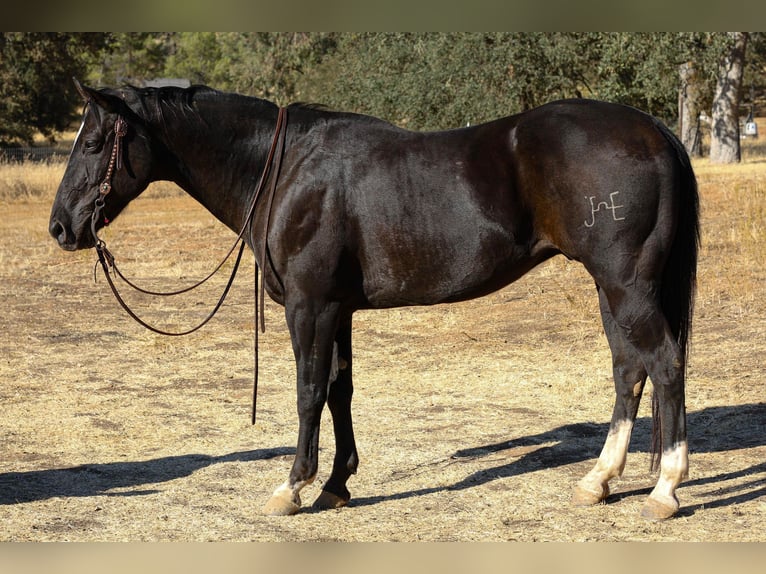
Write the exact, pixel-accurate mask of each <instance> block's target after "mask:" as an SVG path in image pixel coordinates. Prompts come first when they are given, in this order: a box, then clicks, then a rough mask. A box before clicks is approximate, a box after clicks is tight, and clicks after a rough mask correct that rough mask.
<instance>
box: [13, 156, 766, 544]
mask: <svg viewBox="0 0 766 574" xmlns="http://www.w3.org/2000/svg"><path fill="white" fill-rule="evenodd" d="M742 170H743V171H742V173H740V172H736V173H734V175H732V172H725V173H721V172H718V171H716V170H715V169H713V168H705V167H704V166H703V168H702V169H700V170H699V171H698V174H699V180H700V189H701V194H702V199H703V232H704V245H703V250H702V254H701V258H700V276H699V280H700V286H699V296H698V300H697V313H696V317H695V330H694V334H693V338H692V355H691V361H690V369H689V377H688V383H687V410H688V426H689V433H690V450H691V455H690V466H691V468H690V476H689V479H688V481H686V482H685V483H684V484H683V485H682V486H681V487H680V489H679V491H678V495H679V498H680V500H681V505H682V508H681V511H680V513H679V515H678V517H676V518H674V519H672V520H669V521H666V522H663V523H651V522H647V521H645V520H643V519H641V518H640V516H639V512H640V508H641V505H642V504H643V502H644V500H645V498H646V496H647V495H648V493H649V491H650V489H651V487H652V486H653V484H654V481H655V480H656V476H655V475H651V474H650V473H649V471H648V466H649V455H648V453H647V451H648V447H649V432H650V420H649V403H650V401H649V393H650V392H651V386H650V385H647V391H646V393H645V397H644V401H643V404H642V406H641V410H640V412H639V420H638V423H637V427H636V430H635V432H634V436H633V441H632V443H631V450H630V454H629V457H628V465H627V468H626V470H625V473H624V475H623V476H622V478H621V479H619V480H615V481H613V483H612V492H613V494H612V495H611V496H610V497H609V498H608V500H607V501H606V503H605V504H602V505H598V506H596V507H593V508H578V507H574V506H572V505H571V504H570V496H571V492H572V488H573V487H574V485H575V484H576V482H577V480H578V479H579V478H580V477H581V476H582V475H583V474H585V473H586V472H587V471H588V470H589V469H590V467H591V466H592V465H593V463H594V461H595V458H596V457H597V456H598V453H599V451H600V449H601V446H602V443H603V440H604V437H605V435H606V430H607V425H608V421H609V418H610V415H611V408H612V404H613V391H612V381H611V366H610V356H609V351H608V348H607V343H606V339H605V338H604V336H603V333H602V330H601V325H600V320H599V317H598V312H597V300H596V296H595V290H594V288H593V285H592V281H591V280H590V278H589V276H588V275H587V274H586V273H585V272H584V270H583V269H582V268H581V267H580V266H579V265H577V264H575V263H571V262H568V261H566V260H565V259H563V258H555V259H554V260H551V261H549V262H548V263H546V264H544V265H543V266H541V267H539V268H537V269H535V270H533V271H532V272H531V273H530V274H528V275H527V276H526V277H524V278H523V279H522V280H520V281H518V282H517V283H515V284H513V285H511V286H509V287H507V288H506V289H504V290H502V291H500V292H498V293H495V294H493V295H490V296H488V297H485V298H482V299H478V300H475V301H471V302H468V303H461V304H455V305H449V306H437V307H431V308H411V309H396V310H390V311H375V312H363V313H359V314H358V315H357V317H356V323H355V340H354V344H355V367H354V368H355V395H354V404H353V414H354V418H355V429H356V436H357V444H358V447H359V452H360V459H361V463H360V467H359V473H358V474H357V475H356V476H354V477H352V478H351V479H350V481H349V488H350V490H351V493H352V500H351V503H350V504H349V506H348V507H346V508H344V509H340V510H333V511H325V512H314V511H311V509H310V508H308V506H310V504H311V502H312V501H313V499H314V497H315V496H316V495H318V493H319V492H320V489H321V483H322V481H323V480H325V479H326V478H327V476H328V474H329V471H330V466H331V463H332V454H333V449H334V445H333V439H332V432H331V425H330V424H329V423H330V420H329V415H328V414H327V413H326V417H325V419H324V422H323V427H322V429H323V432H322V437H321V447H322V450H321V452H320V471H319V476H318V478H317V481H316V482H315V484H313V485H311V486H309V487H307V488H305V489H304V491H303V497H304V505H306V506H307V508H305V509H304V510H303V511H302V512H301V513H300V514H298V515H296V516H293V517H285V518H273V517H266V516H263V515H262V514H261V507H262V505H263V504H264V503H265V502H266V500H267V499H268V497H269V495H270V493H271V491H272V490H273V489H274V488H275V487H276V486H277V485H278V484H280V483H281V482H282V481H284V480H285V478H286V477H287V473H288V471H289V468H290V465H291V462H292V455H293V453H294V447H295V440H296V435H297V415H296V409H295V383H294V365H293V360H292V351H291V348H290V344H289V338H288V335H287V331H286V327H285V324H284V318H283V312H282V309H281V308H280V307H279V306H277V305H276V304H274V303H273V302H271V301H269V302H267V305H266V324H267V332H266V334H265V335H263V336H262V338H261V381H260V389H259V395H258V421H257V423H256V424H255V425H254V426H251V425H250V400H251V393H252V376H253V308H252V307H253V265H252V257H251V256H250V255H249V254H248V256H247V257H246V260H245V263H244V264H243V269H242V270H241V271H240V274H239V276H238V278H237V281H236V282H235V285H234V288H233V290H232V293H231V296H230V298H229V300H228V301H227V303H226V304H225V306H224V308H223V310H222V311H221V313H220V314H219V316H218V317H216V318H215V319H214V320H213V321H212V322H211V323H210V324H209V325H208V326H207V327H206V328H205V329H204V330H202V331H201V332H200V333H197V334H194V335H191V336H188V337H185V338H167V337H162V336H159V335H154V334H152V333H150V332H147V331H145V330H143V329H142V328H141V327H139V326H138V325H137V324H135V323H133V322H132V321H131V320H130V319H129V318H128V317H127V316H126V315H125V314H124V313H123V311H122V310H121V309H120V308H119V307H118V305H117V303H116V302H115V301H114V299H113V298H112V295H111V293H110V292H109V290H108V287H107V285H106V283H105V282H104V280H103V277H99V279H98V281H97V282H96V283H94V281H93V266H94V262H95V253H94V252H93V251H88V252H78V253H74V254H72V253H65V252H63V251H61V250H59V248H58V247H57V246H56V245H55V244H54V242H53V240H52V239H51V238H50V237H49V236H48V235H47V230H46V229H47V220H48V214H49V209H50V203H51V201H52V194H43V196H42V197H34V198H26V199H25V198H20V199H4V200H0V201H2V203H0V209H2V217H0V293H2V301H3V313H2V316H1V318H0V321H1V322H2V329H1V330H2V340H1V341H0V351H1V354H0V405H2V416H0V524H1V525H2V526H1V527H0V540H3V541H53V540H55V541H69V540H71V541H204V540H242V541H324V540H341V541H395V540H399V541H421V540H431V541H472V540H473V541H511V540H519V541H583V540H591V541H594V540H599V541H650V540H669V541H670V540H675V541H764V540H766V535H764V528H763V525H764V524H765V523H766V496H764V495H766V428H765V426H764V423H766V402H764V396H765V393H764V386H763V381H762V375H763V366H764V363H763V361H764V356H765V354H764V351H765V350H766V343H764V341H765V340H766V327H765V326H766V322H765V321H764V320H765V319H766V302H764V297H763V295H764V293H765V291H764V286H766V273H765V271H764V267H765V265H764V256H763V253H766V241H764V205H766V190H765V189H764V183H763V182H764V181H766V177H765V176H766V164H759V165H755V166H752V165H751V166H750V167H749V168H748V170H747V171H744V170H745V168H744V167H743V168H742ZM104 237H105V239H106V240H107V242H108V244H109V246H110V248H111V249H112V250H113V252H114V253H115V255H116V256H117V257H118V262H119V263H120V265H121V268H122V269H123V271H125V272H126V274H129V275H130V276H132V277H134V278H136V279H137V280H139V281H142V282H143V283H145V284H147V285H150V286H154V287H158V288H172V287H176V286H178V285H182V284H184V282H190V281H191V280H193V279H197V278H199V277H201V276H203V275H204V274H205V273H206V271H208V270H209V269H210V268H211V266H212V265H214V264H215V263H216V262H217V260H218V259H220V257H221V256H222V255H223V254H224V253H225V251H226V249H227V248H228V247H229V245H230V242H231V241H232V240H233V236H232V234H231V233H230V232H228V231H227V230H225V229H224V228H223V227H222V226H221V225H219V224H218V223H217V222H215V221H214V220H213V219H212V217H211V216H210V215H208V214H207V213H206V212H204V211H203V210H202V209H201V208H200V207H199V206H197V205H196V204H195V203H193V202H192V200H190V199H188V198H186V197H185V196H182V195H177V194H172V193H171V194H164V193H156V192H154V191H153V190H150V191H148V192H147V193H146V194H145V196H144V197H142V198H140V199H139V200H137V201H136V202H135V203H134V204H133V205H132V206H131V207H130V208H129V210H128V212H126V213H125V214H124V215H123V216H122V217H121V218H120V219H119V220H118V221H117V222H115V223H114V225H113V226H111V227H110V228H109V229H108V230H107V231H106V233H105V234H104ZM210 238H212V240H211V239H210ZM222 281H224V280H223V279H220V280H217V281H214V283H215V285H213V286H212V287H211V288H210V289H207V290H203V292H201V293H198V294H194V295H192V296H190V297H182V298H180V299H181V300H180V301H173V302H170V303H169V302H163V303H161V304H159V305H157V304H149V303H147V302H146V301H144V300H143V299H137V298H135V297H131V299H130V300H131V302H133V304H135V305H137V306H138V308H139V309H142V312H143V313H144V314H145V315H146V316H147V318H150V319H151V320H153V321H155V322H157V323H159V324H160V325H163V326H166V327H179V328H181V327H185V326H189V325H191V324H192V323H194V321H196V320H198V319H199V318H200V317H202V316H204V314H206V312H207V310H208V309H209V306H210V305H211V304H212V303H213V301H214V300H215V298H216V296H217V292H218V290H219V289H221V288H222Z"/></svg>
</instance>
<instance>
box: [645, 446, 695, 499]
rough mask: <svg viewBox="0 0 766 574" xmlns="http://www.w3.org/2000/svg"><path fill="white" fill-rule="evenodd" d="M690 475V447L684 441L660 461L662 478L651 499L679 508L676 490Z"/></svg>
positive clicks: (665, 453) (671, 449)
mask: <svg viewBox="0 0 766 574" xmlns="http://www.w3.org/2000/svg"><path fill="white" fill-rule="evenodd" d="M688 473H689V447H688V445H687V443H686V441H683V442H679V443H678V444H676V445H675V446H674V447H673V448H669V449H667V450H665V451H663V453H662V460H661V461H660V478H659V479H658V480H657V484H656V486H655V487H654V490H652V493H651V494H650V495H649V497H650V498H654V499H655V500H657V501H658V502H661V503H663V504H665V505H667V506H675V507H676V508H678V498H676V488H678V485H679V484H681V481H682V480H683V479H685V478H686V477H687V475H688Z"/></svg>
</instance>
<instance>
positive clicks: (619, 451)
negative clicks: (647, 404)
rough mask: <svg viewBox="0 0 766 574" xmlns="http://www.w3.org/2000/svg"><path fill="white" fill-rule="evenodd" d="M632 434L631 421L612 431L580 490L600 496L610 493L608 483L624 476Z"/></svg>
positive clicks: (582, 481)
mask: <svg viewBox="0 0 766 574" xmlns="http://www.w3.org/2000/svg"><path fill="white" fill-rule="evenodd" d="M632 432H633V422H632V421H629V420H622V421H620V422H618V423H617V424H616V425H615V426H614V427H613V428H612V429H610V431H609V434H608V435H607V437H606V441H605V442H604V447H603V448H602V449H601V454H600V455H599V457H598V461H597V462H596V466H594V467H593V469H592V470H591V471H590V472H589V473H588V474H586V475H585V476H584V477H583V479H582V480H581V481H580V483H579V487H580V488H582V489H584V490H587V491H589V492H594V493H596V494H599V495H600V494H601V493H602V492H604V493H608V492H609V490H608V486H607V484H608V482H609V481H610V480H611V479H612V478H614V477H616V476H620V475H622V471H623V470H624V468H625V461H626V459H627V456H628V445H629V444H630V435H631V433H632Z"/></svg>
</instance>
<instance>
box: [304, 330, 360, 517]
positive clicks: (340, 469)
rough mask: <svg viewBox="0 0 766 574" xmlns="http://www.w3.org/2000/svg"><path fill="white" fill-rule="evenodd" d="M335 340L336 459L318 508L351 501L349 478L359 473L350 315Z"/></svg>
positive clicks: (330, 403) (332, 389)
mask: <svg viewBox="0 0 766 574" xmlns="http://www.w3.org/2000/svg"><path fill="white" fill-rule="evenodd" d="M335 341H336V344H337V347H336V352H337V355H336V361H337V371H336V372H335V377H334V380H333V381H331V382H330V390H329V395H328V398H327V405H328V406H329V407H330V412H331V414H332V422H333V430H334V432H335V459H334V461H333V465H332V473H331V474H330V478H329V479H328V480H327V482H326V483H325V485H324V487H323V488H322V493H321V494H320V495H319V497H318V498H317V499H316V500H315V501H314V505H313V506H314V508H319V509H327V508H339V507H341V506H345V505H346V504H347V503H348V501H349V500H350V499H351V494H350V493H349V491H348V488H346V481H347V480H348V478H349V477H350V476H351V475H352V474H356V469H357V466H358V464H359V456H358V454H357V452H356V442H355V441H354V429H353V426H352V422H351V396H352V395H353V392H354V388H353V383H352V378H351V372H352V370H351V320H350V319H349V320H348V322H347V323H343V324H341V325H340V327H339V328H338V334H337V335H336V337H335ZM331 378H333V377H331Z"/></svg>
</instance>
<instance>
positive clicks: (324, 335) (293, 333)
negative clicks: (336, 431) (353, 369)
mask: <svg viewBox="0 0 766 574" xmlns="http://www.w3.org/2000/svg"><path fill="white" fill-rule="evenodd" d="M285 310H286V316H287V325H288V328H289V329H290V337H291V338H292V343H293V352H294V353H295V361H296V366H297V376H298V379H297V387H298V388H297V398H298V425H299V426H298V445H297V448H296V454H295V460H294V462H293V467H292V470H291V471H290V475H289V477H288V479H287V481H285V482H284V483H283V484H281V485H280V486H279V487H278V488H277V489H276V490H275V491H274V494H273V495H272V496H271V498H270V499H269V501H268V502H267V503H266V505H265V506H264V509H263V511H264V513H265V514H270V515H288V514H295V513H296V512H298V510H300V507H301V498H300V491H301V489H302V488H303V487H304V486H306V485H307V484H311V483H312V482H313V481H314V479H315V478H316V474H317V468H318V454H319V423H320V420H321V416H322V409H323V408H324V405H325V402H326V401H327V387H328V379H329V377H330V371H331V368H332V359H333V343H334V340H335V332H336V330H337V328H338V306H337V304H326V305H315V304H314V305H312V304H311V303H310V302H307V301H305V300H304V301H298V302H295V303H291V302H289V301H288V302H287V303H286V305H285Z"/></svg>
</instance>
